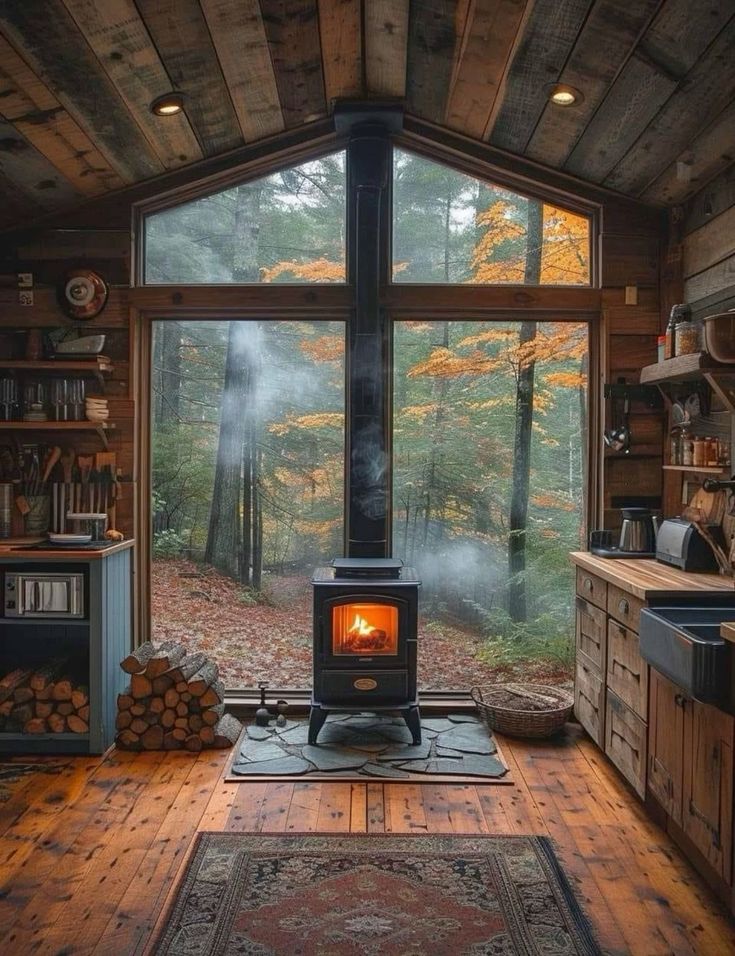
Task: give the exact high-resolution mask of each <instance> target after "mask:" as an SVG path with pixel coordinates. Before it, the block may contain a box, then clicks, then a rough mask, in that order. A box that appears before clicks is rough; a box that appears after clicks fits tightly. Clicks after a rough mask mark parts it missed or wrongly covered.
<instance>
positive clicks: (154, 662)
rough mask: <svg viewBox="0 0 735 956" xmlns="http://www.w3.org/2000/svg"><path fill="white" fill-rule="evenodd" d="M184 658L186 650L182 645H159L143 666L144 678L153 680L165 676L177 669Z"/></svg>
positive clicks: (173, 643) (172, 643)
mask: <svg viewBox="0 0 735 956" xmlns="http://www.w3.org/2000/svg"><path fill="white" fill-rule="evenodd" d="M185 656H186V648H185V647H184V645H183V644H176V643H175V642H173V641H171V642H170V643H169V644H168V645H166V644H161V646H160V647H159V648H158V649H157V651H156V653H155V654H153V656H152V657H151V658H150V659H149V661H148V663H147V664H146V666H145V675H146V677H150V678H154V677H160V676H161V675H162V674H167V673H168V672H169V671H170V670H173V668H175V667H178V665H179V664H180V663H181V661H182V660H183V659H184V657H185Z"/></svg>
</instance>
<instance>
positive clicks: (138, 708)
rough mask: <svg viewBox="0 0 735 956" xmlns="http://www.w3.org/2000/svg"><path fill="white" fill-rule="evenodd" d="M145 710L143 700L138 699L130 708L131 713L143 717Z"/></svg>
mask: <svg viewBox="0 0 735 956" xmlns="http://www.w3.org/2000/svg"><path fill="white" fill-rule="evenodd" d="M145 712H146V706H145V704H144V703H143V702H142V701H137V702H136V703H134V704H133V706H132V707H131V708H130V713H131V714H132V715H133V717H142V716H143V714H144V713H145Z"/></svg>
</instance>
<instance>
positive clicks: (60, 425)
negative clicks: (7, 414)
mask: <svg viewBox="0 0 735 956" xmlns="http://www.w3.org/2000/svg"><path fill="white" fill-rule="evenodd" d="M115 427H116V426H115V425H114V424H113V423H111V422H57V421H48V422H3V421H0V432H4V431H14V432H20V431H34V432H97V434H98V435H99V438H100V441H101V442H102V444H103V446H104V448H105V450H107V448H108V443H107V434H106V433H107V432H108V431H110V430H112V429H113V428H115Z"/></svg>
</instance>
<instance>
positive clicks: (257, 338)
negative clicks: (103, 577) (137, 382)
mask: <svg viewBox="0 0 735 956" xmlns="http://www.w3.org/2000/svg"><path fill="white" fill-rule="evenodd" d="M344 339H345V336H344V326H343V325H342V324H341V323H337V322H320V323H313V322H292V321H284V322H275V321H230V322H226V321H222V322H204V321H172V320H170V321H158V322H155V323H154V327H153V370H152V422H151V427H152V469H153V475H152V482H153V501H152V512H153V562H152V594H151V609H152V619H153V621H152V637H153V639H154V640H164V639H176V640H181V641H183V642H184V643H185V644H186V645H187V646H188V648H189V650H190V651H196V650H202V651H205V652H207V653H209V654H211V656H212V657H213V658H214V659H215V660H216V661H217V662H218V664H219V667H220V672H221V674H222V676H223V679H224V681H225V685H226V686H227V687H228V688H233V689H234V688H240V687H252V686H255V685H256V684H257V683H258V682H259V681H267V682H268V683H269V684H270V685H271V686H280V687H307V686H309V685H310V683H311V648H312V642H311V605H310V592H309V584H308V582H309V579H310V577H311V574H312V572H313V570H314V567H315V566H317V565H320V564H325V563H327V562H328V561H330V560H331V559H332V558H333V557H334V556H335V555H338V554H341V553H342V550H343V545H342V535H343V517H342V516H343V498H344V489H343V484H344V479H343V473H344V402H345V396H344Z"/></svg>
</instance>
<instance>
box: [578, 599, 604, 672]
mask: <svg viewBox="0 0 735 956" xmlns="http://www.w3.org/2000/svg"><path fill="white" fill-rule="evenodd" d="M576 604H577V615H576V617H577V621H576V643H577V654H578V655H583V656H584V658H585V659H586V660H585V663H587V664H591V665H593V666H594V667H595V668H596V669H597V671H599V676H602V675H603V674H604V673H605V645H606V644H607V615H606V614H605V612H604V611H603V610H601V609H600V608H599V607H595V606H594V604H590V603H589V601H585V600H584V599H583V598H580V597H578V598H577V600H576Z"/></svg>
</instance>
